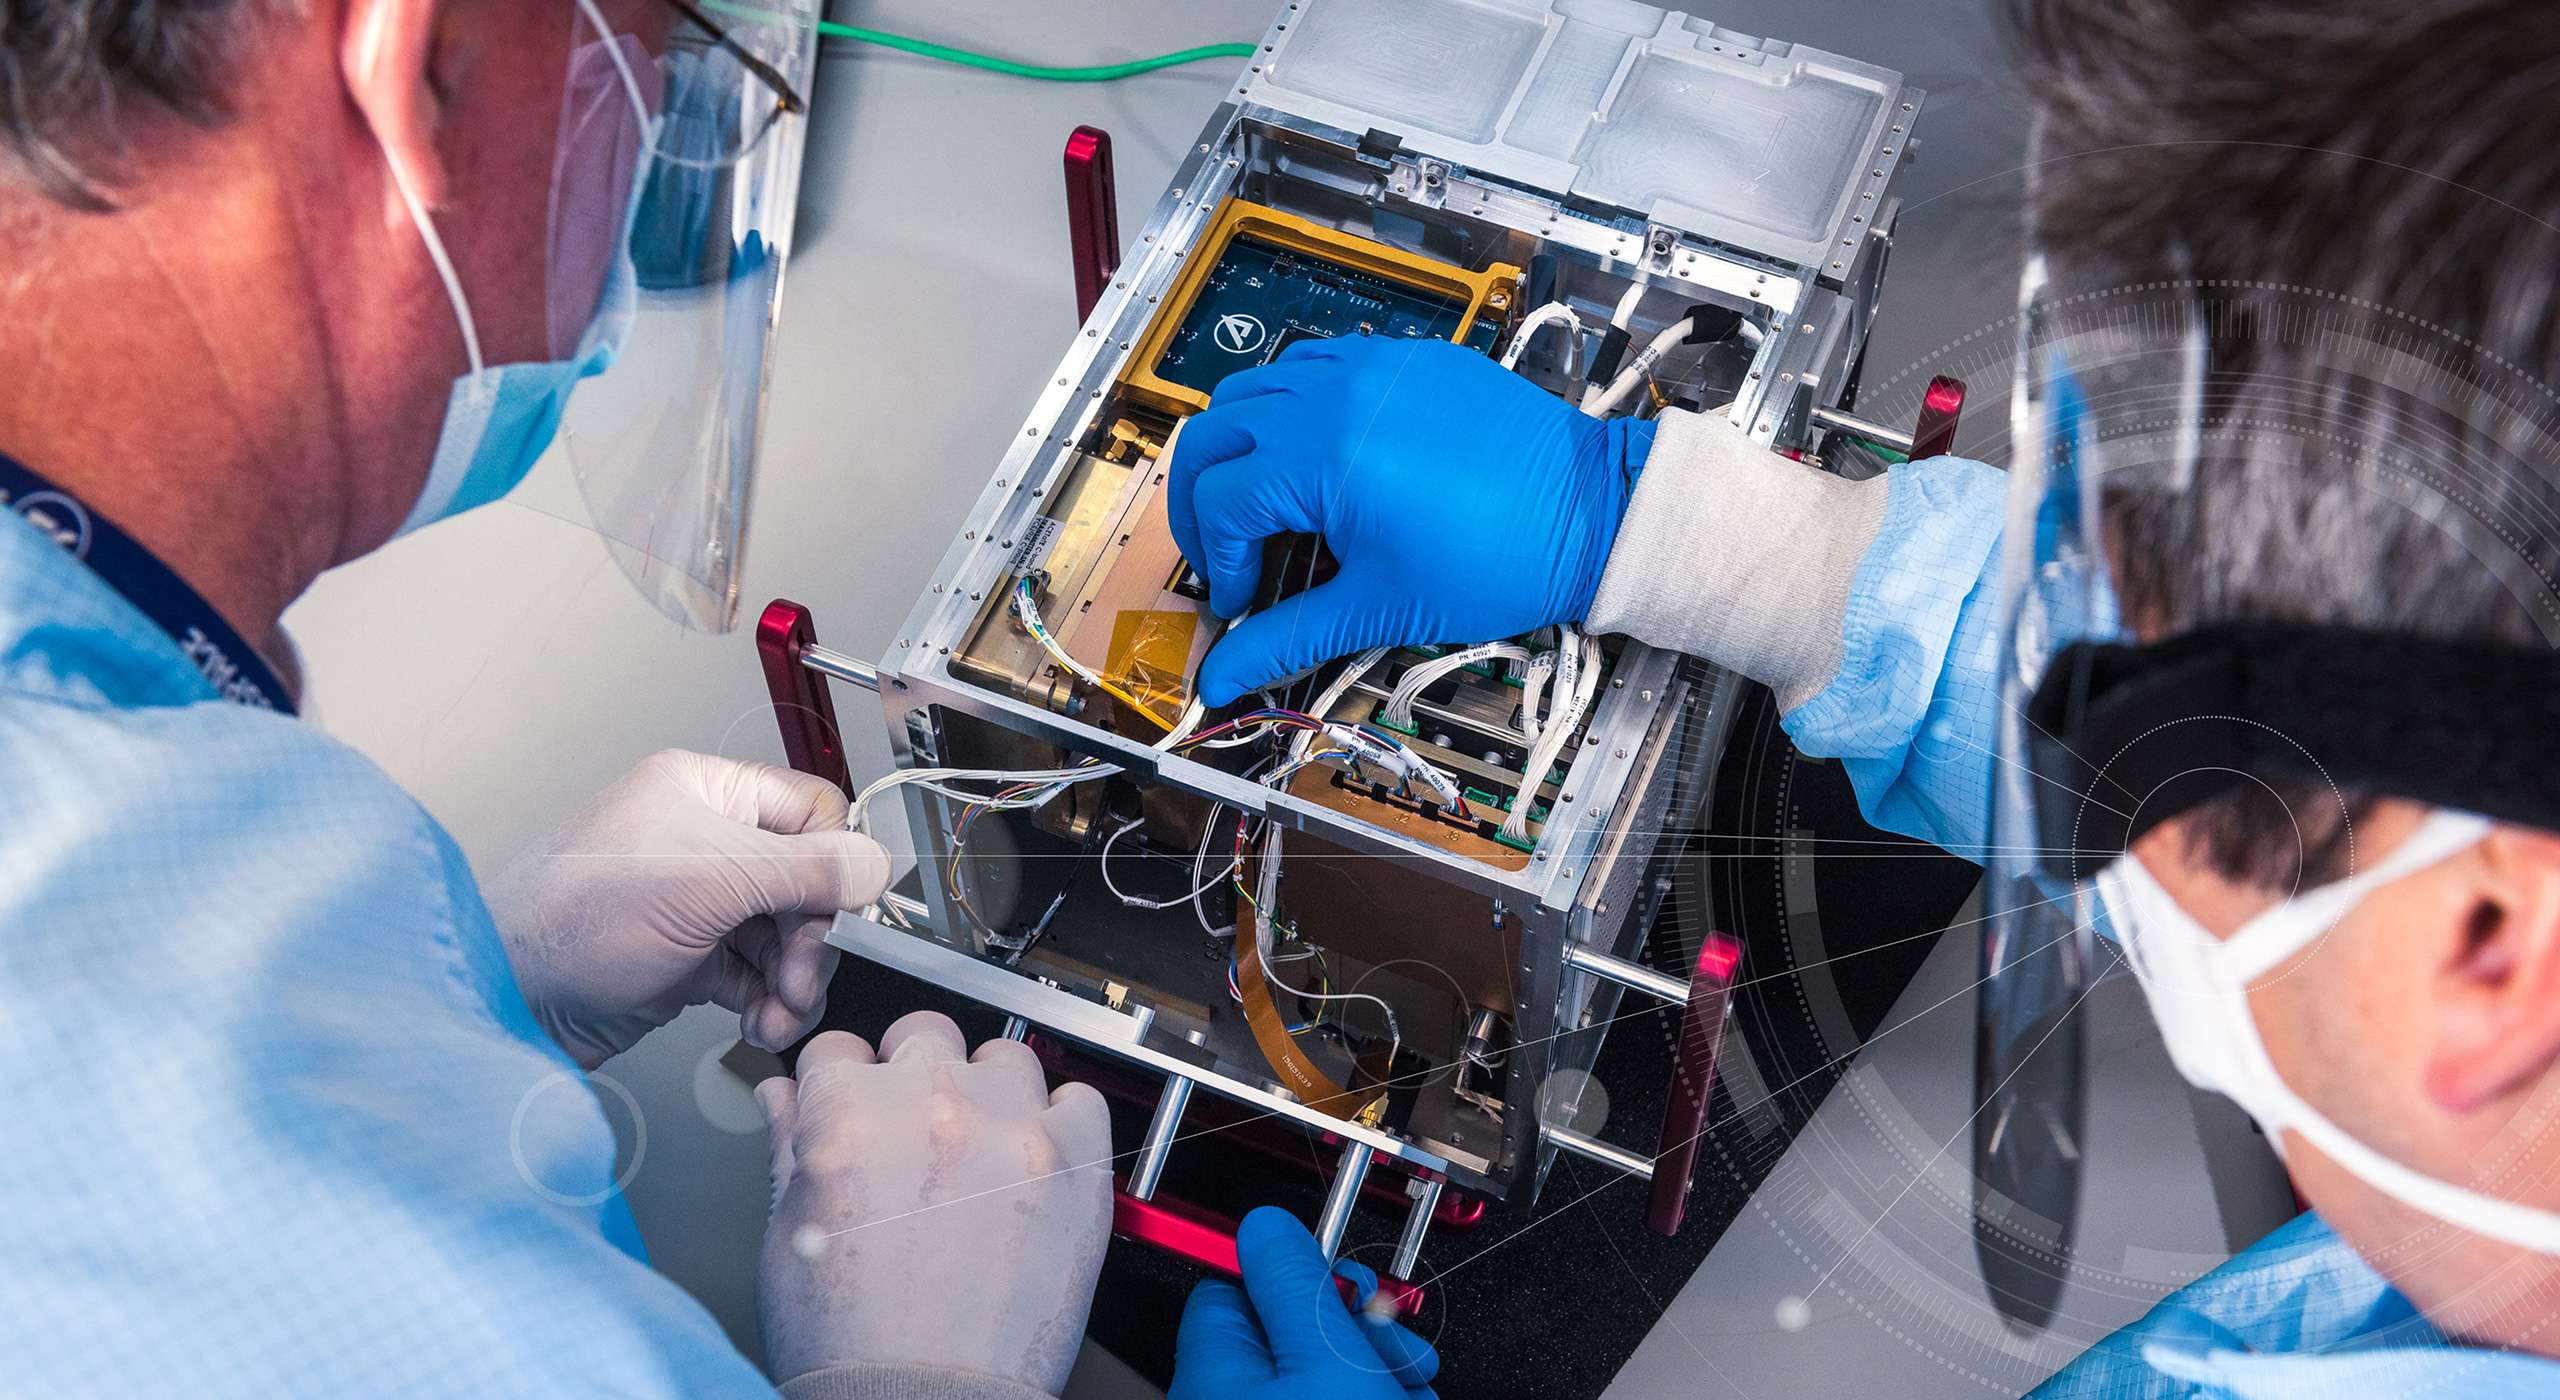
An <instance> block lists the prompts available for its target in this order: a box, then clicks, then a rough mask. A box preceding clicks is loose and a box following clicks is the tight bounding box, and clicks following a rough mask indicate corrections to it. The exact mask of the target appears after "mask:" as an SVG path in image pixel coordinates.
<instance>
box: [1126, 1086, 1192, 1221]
mask: <svg viewBox="0 0 2560 1400" xmlns="http://www.w3.org/2000/svg"><path fill="white" fill-rule="evenodd" d="M1190 1106H1191V1081H1190V1080H1188V1079H1185V1078H1183V1077H1182V1076H1181V1075H1178V1074H1177V1075H1175V1076H1173V1077H1172V1078H1170V1079H1168V1080H1166V1081H1165V1082H1164V1093H1163V1095H1162V1096H1161V1097H1159V1098H1158V1099H1157V1100H1156V1116H1155V1117H1153V1118H1150V1119H1148V1120H1147V1138H1146V1141H1145V1142H1142V1143H1140V1144H1139V1145H1138V1161H1137V1164H1136V1165H1135V1166H1132V1167H1131V1168H1129V1194H1130V1195H1132V1196H1135V1197H1137V1198H1138V1199H1139V1200H1142V1201H1152V1200H1154V1199H1155V1198H1156V1183H1157V1182H1159V1181H1162V1180H1164V1164H1165V1159H1167V1158H1169V1157H1171V1156H1172V1155H1173V1139H1174V1137H1175V1135H1176V1134H1177V1133H1179V1132H1180V1131H1181V1129H1182V1111H1183V1110H1184V1109H1186V1108H1189V1107H1190Z"/></svg>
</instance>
